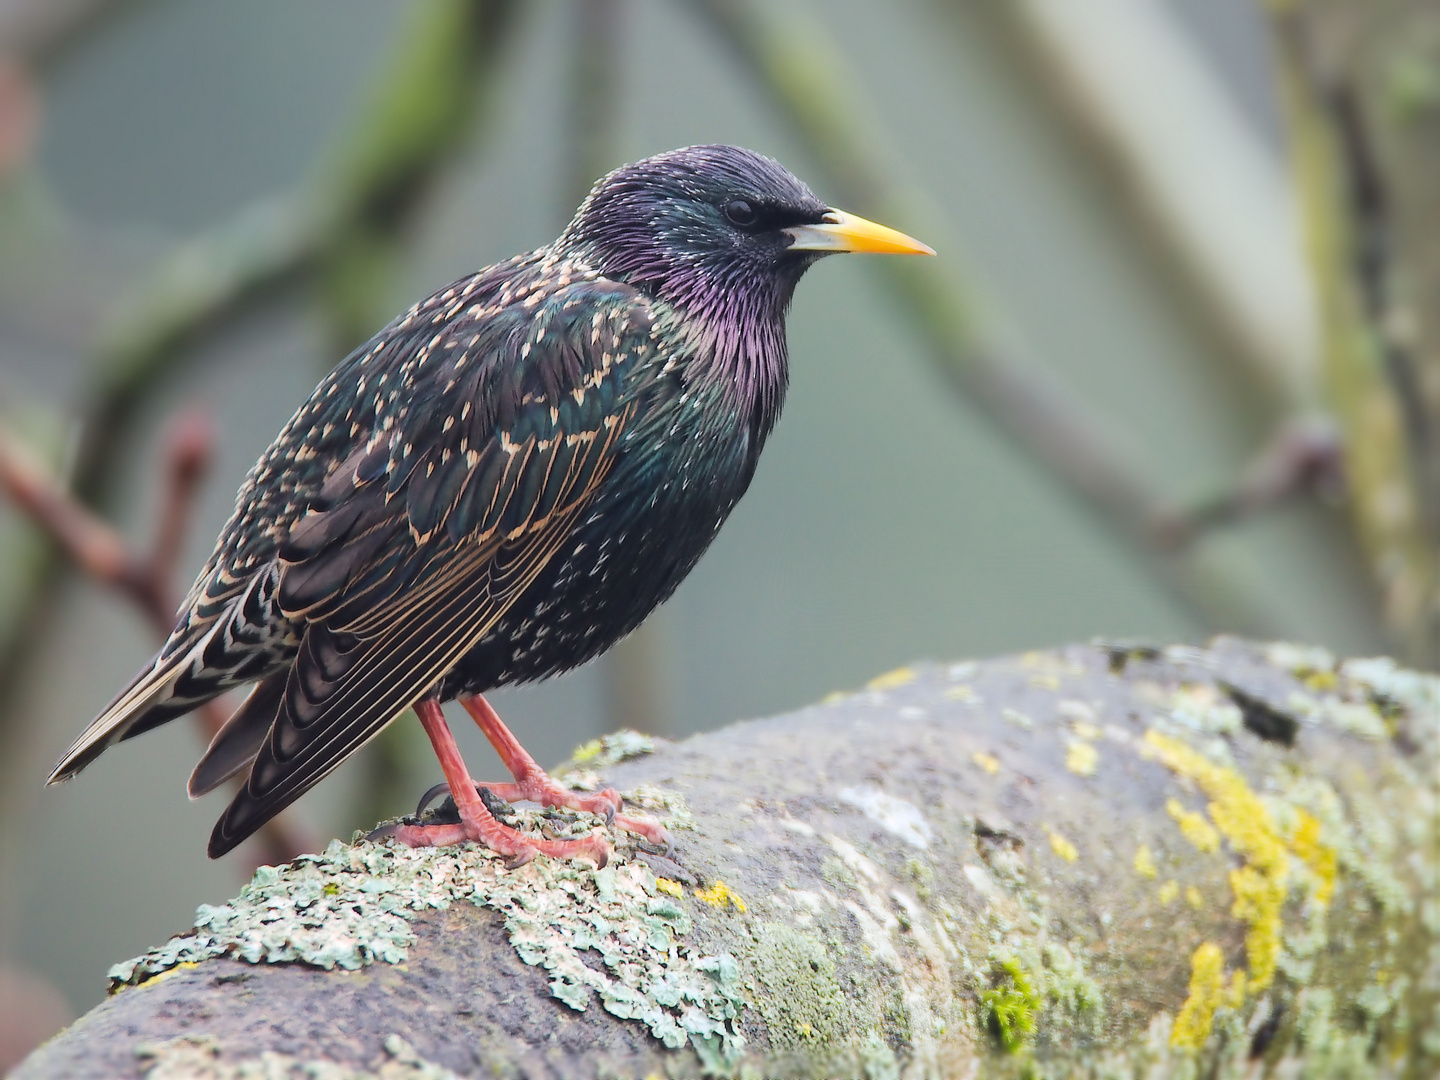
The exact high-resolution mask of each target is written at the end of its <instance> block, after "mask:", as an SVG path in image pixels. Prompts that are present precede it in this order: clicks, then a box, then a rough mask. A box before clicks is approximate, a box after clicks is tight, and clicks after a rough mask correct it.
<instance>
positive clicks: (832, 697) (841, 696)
mask: <svg viewBox="0 0 1440 1080" xmlns="http://www.w3.org/2000/svg"><path fill="white" fill-rule="evenodd" d="M849 696H850V695H849V694H847V693H846V692H845V691H844V690H831V691H830V693H828V694H826V695H825V696H824V697H823V698H821V699H820V704H821V705H834V704H836V703H837V702H841V701H844V700H845V699H846V698H847V697H849Z"/></svg>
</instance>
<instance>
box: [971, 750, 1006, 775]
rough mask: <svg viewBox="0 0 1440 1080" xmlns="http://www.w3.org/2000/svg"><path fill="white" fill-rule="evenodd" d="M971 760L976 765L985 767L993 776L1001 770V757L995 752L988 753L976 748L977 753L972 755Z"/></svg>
mask: <svg viewBox="0 0 1440 1080" xmlns="http://www.w3.org/2000/svg"><path fill="white" fill-rule="evenodd" d="M970 760H971V761H973V762H975V764H976V765H979V766H980V768H982V769H984V770H985V771H986V772H988V773H989V774H990V775H991V776H994V775H995V774H996V773H998V772H999V771H1000V759H999V758H997V757H996V756H995V755H994V754H986V753H983V752H981V751H979V750H976V751H975V753H973V754H971V755H970Z"/></svg>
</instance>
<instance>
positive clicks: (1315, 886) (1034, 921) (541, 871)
mask: <svg viewBox="0 0 1440 1080" xmlns="http://www.w3.org/2000/svg"><path fill="white" fill-rule="evenodd" d="M577 757H579V758H583V759H584V760H582V761H578V762H576V763H574V764H572V766H571V771H570V774H569V777H570V781H571V782H572V783H581V784H596V783H600V782H602V781H603V782H607V783H611V782H613V783H615V784H617V785H618V786H619V787H620V788H622V789H623V790H625V791H626V792H627V793H628V797H629V798H630V799H631V800H632V801H633V802H635V803H637V804H639V806H640V807H642V808H644V809H646V810H649V811H650V812H653V813H657V814H660V815H662V816H664V817H667V818H668V819H669V824H670V828H671V831H672V833H673V834H674V835H675V837H676V839H677V847H676V851H675V853H674V855H673V859H666V858H663V857H658V856H653V855H647V854H646V853H644V852H642V851H638V850H637V849H636V848H635V847H633V846H627V842H626V841H624V840H623V839H622V842H621V847H620V849H619V851H618V855H617V859H616V861H615V862H613V863H612V864H611V865H610V866H607V867H605V868H604V869H600V870H597V869H595V868H594V867H592V866H590V865H588V864H559V863H555V862H553V861H551V860H548V859H544V858H541V859H537V860H536V861H535V862H532V863H530V864H529V865H527V866H524V867H520V868H517V869H506V868H505V866H504V863H503V860H501V859H499V858H498V857H496V856H493V855H492V854H490V853H488V852H486V851H484V850H482V849H479V848H467V849H454V848H451V849H439V850H433V849H432V850H419V851H412V850H409V849H404V848H398V847H393V846H389V843H390V842H387V843H386V844H385V845H373V844H369V843H365V842H358V843H355V844H353V845H347V844H342V843H339V842H336V843H334V844H332V845H331V846H330V847H329V848H328V849H327V850H326V851H325V852H324V853H323V854H320V855H316V856H307V857H304V858H302V859H300V860H297V861H296V862H295V863H293V864H291V865H289V866H283V867H277V868H271V867H263V868H261V870H260V871H259V872H257V874H256V876H255V878H254V880H253V881H252V882H251V883H250V884H249V885H248V886H246V888H245V889H244V890H242V892H241V894H240V895H239V896H238V897H237V898H236V899H234V900H232V901H230V902H228V903H226V904H222V905H214V906H211V905H205V906H202V907H201V908H200V910H199V912H198V913H197V917H196V922H195V926H194V928H193V929H192V930H191V931H189V932H188V933H185V934H182V935H180V936H178V937H176V938H174V939H172V940H171V941H170V942H168V943H165V944H163V945H161V946H158V947H157V948H155V949H152V950H150V951H149V952H147V953H146V954H144V955H143V956H140V957H136V958H134V959H132V960H128V961H125V962H123V963H121V964H117V965H115V966H114V967H113V968H112V969H111V970H110V978H111V980H112V985H113V988H114V989H115V991H116V992H115V993H114V994H113V996H112V997H111V998H110V999H109V1000H107V1001H106V1002H105V1003H104V1004H102V1005H100V1006H99V1007H98V1008H96V1009H95V1010H93V1011H92V1012H91V1013H90V1014H89V1015H88V1016H86V1017H84V1018H82V1019H81V1020H80V1021H78V1022H77V1023H76V1024H75V1025H74V1026H73V1027H72V1028H71V1029H70V1030H68V1031H66V1032H64V1033H62V1034H61V1035H59V1036H58V1037H57V1038H56V1039H54V1040H52V1041H51V1042H50V1043H49V1044H47V1045H46V1046H45V1047H43V1048H41V1049H40V1050H39V1051H37V1052H36V1053H35V1054H34V1055H32V1056H31V1058H30V1059H28V1061H27V1062H26V1063H24V1064H23V1065H22V1066H21V1067H20V1069H19V1070H18V1071H17V1072H16V1074H15V1076H16V1077H17V1078H20V1080H42V1078H49V1077H60V1076H65V1077H79V1078H84V1077H92V1076H95V1077H98V1076H105V1077H117V1076H133V1077H139V1076H147V1077H149V1078H150V1080H161V1078H162V1077H168V1076H172V1075H193V1074H195V1073H199V1074H200V1075H204V1076H207V1077H215V1078H216V1080H219V1078H236V1080H238V1078H239V1077H241V1076H249V1075H255V1073H256V1070H258V1069H259V1068H260V1067H261V1066H262V1065H263V1066H264V1067H265V1068H267V1069H270V1070H271V1072H269V1073H267V1074H266V1075H278V1076H285V1077H291V1076H294V1077H299V1076H302V1075H312V1074H316V1073H321V1072H323V1074H324V1075H326V1076H335V1077H346V1078H354V1077H361V1076H385V1077H416V1078H418V1077H421V1076H428V1077H436V1076H451V1075H456V1076H482V1075H483V1076H522V1075H523V1076H567V1077H568V1076H577V1077H579V1076H586V1077H589V1076H597V1075H616V1076H639V1075H648V1074H650V1073H652V1072H653V1073H656V1074H659V1075H685V1076H692V1075H701V1074H702V1073H703V1074H712V1075H741V1076H748V1075H754V1076H775V1075H785V1076H797V1077H800V1076H837V1075H843V1076H866V1077H874V1078H880V1077H900V1076H916V1077H920V1076H924V1077H961V1076H966V1077H970V1076H976V1075H984V1076H986V1077H1016V1078H1018V1077H1021V1076H1040V1075H1044V1076H1050V1075H1055V1076H1066V1077H1081V1078H1085V1077H1094V1078H1099V1077H1106V1078H1116V1080H1119V1078H1130V1077H1134V1078H1136V1080H1139V1078H1141V1077H1154V1076H1170V1077H1180V1076H1214V1075H1241V1074H1243V1075H1246V1076H1249V1077H1255V1078H1260V1077H1280V1076H1297V1075H1306V1076H1317V1077H1323V1076H1347V1077H1362V1078H1363V1077H1382V1076H1383V1077H1411V1078H1417V1080H1418V1078H1420V1077H1428V1076H1432V1075H1434V1074H1435V1072H1436V1070H1437V1069H1440V1039H1436V1038H1435V1035H1434V1033H1435V1032H1436V1031H1437V1030H1440V970H1437V969H1436V967H1435V964H1436V962H1437V961H1436V956H1437V955H1440V918H1437V912H1436V910H1435V899H1434V898H1435V896H1436V895H1437V889H1440V678H1437V677H1435V676H1429V675H1420V674H1416V673H1413V672H1408V671H1405V670H1403V669H1401V668H1398V667H1397V666H1396V665H1395V664H1394V663H1392V662H1390V661H1388V660H1351V661H1345V662H1340V661H1337V660H1336V658H1335V657H1333V656H1331V655H1330V654H1328V653H1326V652H1325V651H1324V650H1321V649H1314V648H1304V647H1297V646H1292V645H1273V646H1268V647H1267V646H1256V645H1250V644H1246V643H1243V642H1239V641H1237V640H1233V639H1228V640H1227V639H1222V640H1219V641H1217V642H1215V643H1214V644H1213V645H1212V646H1210V647H1209V648H1204V649H1198V648H1190V647H1175V648H1167V649H1156V648H1143V647H1135V646H1129V645H1113V646H1105V645H1097V646H1088V647H1075V648H1069V649H1064V650H1060V651H1056V652H1046V653H1030V654H1026V655H1024V656H1018V657H1007V658H1002V659H999V660H994V661H987V662H983V663H977V662H967V663H961V664H953V665H949V666H946V667H928V668H921V669H903V670H900V671H896V672H891V673H889V674H888V675H884V676H881V677H880V678H878V679H875V680H873V681H872V682H871V683H870V684H869V686H868V687H866V688H865V689H863V690H861V691H859V692H857V693H851V694H841V695H836V696H835V697H834V698H833V699H832V700H829V701H827V702H826V703H823V704H821V705H817V706H815V707H812V708H810V709H806V710H803V711H801V712H799V713H795V714H792V715H790V716H784V717H778V718H774V719H770V720H760V721H753V722H750V723H745V724H739V725H736V726H734V727H731V728H728V729H726V730H724V731H720V732H716V733H713V734H709V735H703V736H698V737H696V738H693V739H690V740H688V741H686V742H684V743H681V744H678V745H670V744H664V745H659V746H657V745H654V744H653V743H652V742H650V741H649V740H647V739H645V738H644V737H641V736H635V735H630V736H616V737H612V738H610V739H607V740H604V741H602V742H600V743H597V744H594V745H592V746H588V747H584V748H582V750H581V751H580V752H579V753H578V754H577ZM514 813H515V814H516V816H517V818H518V821H517V824H520V825H521V826H522V827H525V828H545V829H548V830H550V831H552V832H554V833H559V834H563V833H567V832H575V831H580V830H587V829H590V828H593V827H595V826H596V824H597V823H596V821H595V820H593V819H590V818H588V817H575V816H572V815H568V814H561V813H556V812H545V813H541V812H538V811H526V810H518V809H517V810H515V811H514ZM98 972H99V965H98V964H97V975H98ZM186 1069H188V1070H190V1072H189V1073H186V1072H185V1070H186ZM247 1070H249V1071H247ZM306 1070H309V1071H308V1072H307V1071H306Z"/></svg>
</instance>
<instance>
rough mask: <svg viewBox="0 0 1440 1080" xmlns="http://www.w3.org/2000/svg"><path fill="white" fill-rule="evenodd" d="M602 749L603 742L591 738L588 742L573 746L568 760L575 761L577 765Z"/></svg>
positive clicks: (594, 755) (603, 746) (603, 747)
mask: <svg viewBox="0 0 1440 1080" xmlns="http://www.w3.org/2000/svg"><path fill="white" fill-rule="evenodd" d="M603 749H605V744H604V743H602V742H601V741H600V740H599V739H591V740H590V741H589V742H587V743H581V744H580V745H579V746H577V747H575V749H574V751H573V752H572V753H571V754H570V760H571V761H573V762H575V764H577V765H583V764H585V762H587V761H589V760H590V759H591V758H593V757H596V756H597V755H599V753H600V751H601V750H603Z"/></svg>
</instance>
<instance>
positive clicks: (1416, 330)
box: [1271, 0, 1440, 667]
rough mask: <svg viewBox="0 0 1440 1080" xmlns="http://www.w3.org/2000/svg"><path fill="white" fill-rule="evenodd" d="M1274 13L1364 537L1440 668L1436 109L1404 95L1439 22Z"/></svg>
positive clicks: (1398, 613)
mask: <svg viewBox="0 0 1440 1080" xmlns="http://www.w3.org/2000/svg"><path fill="white" fill-rule="evenodd" d="M1271 7H1272V10H1273V19H1274V31H1275V33H1274V40H1275V49H1276V56H1277V64H1278V68H1279V74H1280V83H1281V89H1282V100H1283V103H1284V106H1285V110H1286V115H1287V118H1288V121H1289V134H1290V149H1291V160H1292V168H1293V173H1294V177H1295V183H1296V185H1297V187H1298V189H1299V193H1300V199H1301V205H1302V209H1303V213H1304V223H1305V230H1306V235H1307V239H1308V254H1309V259H1310V268H1311V273H1312V276H1313V278H1314V280H1315V283H1316V291H1317V294H1318V296H1319V299H1320V310H1321V319H1322V331H1323V350H1322V362H1323V365H1324V374H1325V383H1326V393H1327V397H1328V402H1329V407H1330V409H1331V410H1332V411H1333V413H1334V415H1335V416H1336V417H1337V419H1338V422H1339V424H1340V427H1341V429H1342V432H1343V438H1344V447H1345V472H1346V476H1347V478H1348V484H1349V494H1350V500H1349V501H1350V508H1351V515H1352V519H1353V521H1354V527H1355V532H1356V535H1357V536H1358V538H1359V540H1360V543H1361V546H1362V547H1363V549H1364V551H1365V553H1366V556H1367V561H1368V563H1369V566H1370V570H1371V574H1372V576H1373V579H1374V581H1375V584H1376V586H1377V589H1378V591H1379V594H1380V597H1381V601H1382V609H1383V611H1384V614H1385V618H1386V622H1387V624H1388V626H1389V628H1390V630H1391V632H1392V634H1393V635H1394V637H1395V640H1396V644H1397V647H1398V648H1400V649H1402V650H1403V651H1404V652H1405V653H1406V655H1407V656H1409V658H1410V659H1412V660H1413V661H1414V662H1416V663H1420V664H1424V665H1426V666H1428V667H1436V666H1440V449H1437V448H1440V321H1437V319H1436V317H1435V315H1434V313H1433V310H1432V308H1433V306H1434V300H1435V297H1436V295H1437V291H1440V260H1437V259H1436V258H1435V256H1434V249H1435V246H1436V237H1437V235H1440V202H1437V200H1436V198H1435V196H1434V194H1433V189H1434V186H1435V185H1434V164H1435V162H1434V159H1433V156H1432V155H1431V152H1430V151H1428V150H1427V149H1425V146H1428V144H1429V142H1430V140H1431V139H1432V138H1433V130H1434V128H1433V123H1434V121H1433V119H1427V116H1426V114H1427V113H1429V114H1431V115H1440V113H1436V108H1437V105H1440V96H1436V95H1434V94H1433V92H1432V99H1433V100H1432V103H1431V104H1426V100H1427V99H1424V98H1423V95H1422V97H1421V98H1419V99H1406V98H1405V97H1404V91H1403V89H1402V88H1403V86H1404V85H1405V83H1404V79H1403V73H1404V72H1405V71H1406V70H1410V71H1412V72H1413V71H1414V70H1415V65H1416V64H1419V65H1420V68H1419V70H1420V71H1421V73H1422V74H1423V72H1424V71H1425V69H1426V66H1427V65H1428V66H1429V67H1430V69H1431V70H1433V67H1434V65H1435V64H1436V63H1437V58H1436V57H1435V56H1433V55H1428V54H1425V53H1424V52H1423V51H1419V50H1423V49H1425V48H1427V47H1428V46H1426V45H1425V44H1424V43H1425V42H1427V41H1430V40H1431V39H1430V38H1429V37H1428V36H1427V29H1426V28H1428V27H1429V25H1430V22H1429V15H1428V14H1426V13H1422V12H1420V11H1419V10H1418V9H1414V8H1413V7H1411V6H1409V5H1403V4H1394V3H1388V2H1383V0H1377V2H1375V3H1367V4H1366V5H1363V9H1357V8H1356V7H1355V6H1354V5H1351V4H1345V3H1330V2H1326V0H1315V2H1310V0H1298V2H1283V3H1278V2H1277V3H1273V4H1272V5H1271ZM1431 77H1432V78H1433V75H1432V76H1431ZM1407 100H1408V102H1409V103H1408V104H1406V101H1407Z"/></svg>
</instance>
